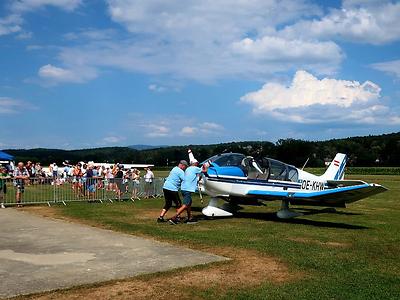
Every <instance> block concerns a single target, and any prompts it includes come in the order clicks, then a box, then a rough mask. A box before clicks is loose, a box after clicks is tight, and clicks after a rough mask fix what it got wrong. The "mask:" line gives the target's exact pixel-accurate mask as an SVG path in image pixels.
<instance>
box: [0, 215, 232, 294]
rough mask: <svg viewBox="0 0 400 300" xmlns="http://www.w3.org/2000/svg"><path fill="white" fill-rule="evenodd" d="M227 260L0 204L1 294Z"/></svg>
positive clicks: (92, 281) (126, 276) (42, 289)
mask: <svg viewBox="0 0 400 300" xmlns="http://www.w3.org/2000/svg"><path fill="white" fill-rule="evenodd" d="M154 226H157V225H156V224H154ZM226 259H227V258H224V257H221V256H217V255H213V254H208V253H204V252H199V251H193V250H190V249H185V248H180V247H175V246H172V245H170V244H167V243H160V242H156V241H152V240H146V239H144V238H139V237H135V236H131V235H127V234H121V233H116V232H113V231H109V230H104V229H99V228H93V227H89V226H84V225H79V224H73V223H69V222H65V221H60V220H53V219H47V218H41V217H38V216H34V215H31V214H29V213H26V212H21V211H17V210H16V209H12V208H7V209H0V298H4V297H12V296H16V295H22V294H31V293H36V292H43V291H49V290H54V289H60V288H68V287H72V286H76V285H82V284H90V283H96V282H102V281H108V280H114V279H123V278H128V277H133V276H136V275H140V274H146V273H154V272H160V271H167V270H171V269H175V268H180V267H186V266H194V265H199V264H206V263H210V262H216V261H222V260H226Z"/></svg>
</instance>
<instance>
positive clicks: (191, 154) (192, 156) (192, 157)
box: [188, 149, 198, 165]
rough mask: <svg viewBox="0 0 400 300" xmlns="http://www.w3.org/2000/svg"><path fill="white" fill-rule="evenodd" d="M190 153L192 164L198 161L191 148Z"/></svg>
mask: <svg viewBox="0 0 400 300" xmlns="http://www.w3.org/2000/svg"><path fill="white" fill-rule="evenodd" d="M188 153H189V161H190V164H191V165H192V164H195V163H198V160H197V159H195V158H194V155H193V153H192V150H190V149H189V150H188Z"/></svg>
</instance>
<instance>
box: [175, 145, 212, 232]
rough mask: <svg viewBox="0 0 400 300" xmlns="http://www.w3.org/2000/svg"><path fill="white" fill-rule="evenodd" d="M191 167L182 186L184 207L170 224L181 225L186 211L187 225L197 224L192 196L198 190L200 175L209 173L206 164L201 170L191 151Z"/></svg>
mask: <svg viewBox="0 0 400 300" xmlns="http://www.w3.org/2000/svg"><path fill="white" fill-rule="evenodd" d="M188 153H189V159H190V167H188V168H187V169H186V171H185V176H184V178H183V181H182V185H181V192H182V196H183V205H182V206H181V207H180V208H179V209H178V210H177V212H176V215H175V216H174V217H172V218H171V219H170V220H169V222H170V223H171V224H173V225H175V224H178V223H179V216H180V214H181V213H182V212H184V211H185V210H186V212H187V220H186V221H185V223H189V224H190V223H196V222H197V221H196V220H195V219H194V218H192V194H193V193H194V192H196V190H197V184H198V180H199V174H200V173H202V172H207V165H206V164H204V165H203V167H202V168H199V162H198V161H197V159H195V158H194V156H193V153H192V151H191V150H190V149H189V150H188Z"/></svg>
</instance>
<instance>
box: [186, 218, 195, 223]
mask: <svg viewBox="0 0 400 300" xmlns="http://www.w3.org/2000/svg"><path fill="white" fill-rule="evenodd" d="M197 222H198V221H197V220H196V219H194V218H191V219H186V220H185V224H195V223H197Z"/></svg>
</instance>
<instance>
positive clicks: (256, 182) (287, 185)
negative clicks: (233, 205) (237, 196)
mask: <svg viewBox="0 0 400 300" xmlns="http://www.w3.org/2000/svg"><path fill="white" fill-rule="evenodd" d="M207 180H210V181H214V182H225V183H232V184H251V185H262V186H271V187H282V188H298V189H300V187H301V183H296V182H293V183H283V182H282V183H281V182H279V183H278V182H276V183H275V182H268V181H266V180H257V179H247V180H246V179H243V180H241V179H231V178H221V177H218V178H212V177H207Z"/></svg>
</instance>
